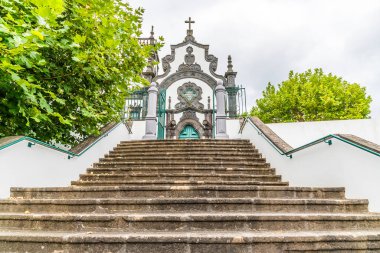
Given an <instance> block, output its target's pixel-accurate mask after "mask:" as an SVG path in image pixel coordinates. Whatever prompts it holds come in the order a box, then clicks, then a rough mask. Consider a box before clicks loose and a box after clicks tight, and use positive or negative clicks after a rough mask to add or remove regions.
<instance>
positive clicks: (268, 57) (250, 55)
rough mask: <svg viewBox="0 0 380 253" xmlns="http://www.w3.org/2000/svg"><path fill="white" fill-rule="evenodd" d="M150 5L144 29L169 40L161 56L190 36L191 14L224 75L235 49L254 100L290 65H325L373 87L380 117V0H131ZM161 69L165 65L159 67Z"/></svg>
mask: <svg viewBox="0 0 380 253" xmlns="http://www.w3.org/2000/svg"><path fill="white" fill-rule="evenodd" d="M129 3H130V4H131V5H132V6H133V7H135V8H136V7H143V8H144V9H145V14H144V21H143V31H144V35H145V36H148V35H149V31H150V27H151V26H152V25H154V26H155V33H156V36H163V37H164V38H165V43H166V45H165V47H164V48H163V49H162V50H161V52H160V58H162V57H164V56H165V55H167V54H169V53H170V50H169V45H170V44H178V43H180V42H182V41H183V39H184V37H185V35H186V29H187V25H186V24H185V23H184V21H185V19H187V18H188V17H190V16H191V17H192V19H193V20H195V22H196V23H195V24H194V25H193V30H194V36H195V39H196V41H197V42H199V43H202V44H209V45H210V53H211V54H214V55H215V56H216V57H218V59H219V62H218V70H217V72H218V73H220V74H224V72H225V71H226V68H227V67H226V66H227V56H228V55H229V54H231V55H232V59H233V65H234V70H235V71H237V72H238V75H237V83H238V84H242V85H243V86H244V87H246V89H247V102H248V105H249V106H252V105H254V103H255V100H256V99H257V98H259V97H261V92H262V91H263V89H264V88H265V86H266V85H267V83H268V82H271V83H272V84H278V83H280V82H281V81H283V80H286V79H287V76H288V73H289V70H294V71H296V72H303V71H305V70H306V69H308V68H322V69H323V70H324V72H325V73H330V72H331V73H333V74H335V75H338V76H342V77H343V78H344V79H345V80H347V81H348V82H357V83H359V84H361V85H362V86H365V87H367V93H368V94H370V95H371V96H372V99H373V102H372V107H371V108H372V117H373V118H379V117H380V1H379V0H191V1H183V0H130V1H129ZM160 67H161V66H160Z"/></svg>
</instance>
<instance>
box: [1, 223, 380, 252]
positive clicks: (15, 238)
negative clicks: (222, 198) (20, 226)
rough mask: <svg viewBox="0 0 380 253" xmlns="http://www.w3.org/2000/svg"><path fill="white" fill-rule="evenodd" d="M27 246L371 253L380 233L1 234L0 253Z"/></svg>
mask: <svg viewBox="0 0 380 253" xmlns="http://www.w3.org/2000/svg"><path fill="white" fill-rule="evenodd" d="M25 249H27V252H28V253H52V252H56V253H58V252H64V253H66V252H73V253H74V252H86V253H93V252H96V253H109V252H115V253H116V252H128V253H152V252H154V253H170V252H186V253H210V252H217V253H237V252H239V253H252V252H255V253H268V252H270V253H283V252H318V253H331V252H336V253H338V252H340V253H342V252H345V253H349V252H350V253H352V252H368V253H369V252H379V251H380V231H379V230H372V231H360V230H359V231H350V230H348V231H346V230H344V231H284V232H271V231H255V232H254V231H251V232H249V231H239V232H235V231H212V230H210V229H208V230H203V231H201V232H200V231H186V232H183V231H180V232H174V231H166V232H157V231H153V232H146V231H144V232H123V233H120V232H108V233H106V234H105V233H104V232H98V233H97V232H94V233H88V232H85V231H84V232H52V231H38V232H37V231H19V230H10V231H1V232H0V252H2V253H9V252H26V251H25ZM153 249H154V250H153Z"/></svg>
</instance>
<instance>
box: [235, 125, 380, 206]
mask: <svg viewBox="0 0 380 253" xmlns="http://www.w3.org/2000/svg"><path fill="white" fill-rule="evenodd" d="M351 122H352V121H341V122H338V124H337V126H339V127H341V128H340V129H339V127H337V128H333V123H334V122H309V123H291V124H290V123H288V124H276V125H277V126H274V125H273V124H270V125H268V126H269V127H270V128H271V129H272V130H274V131H275V132H276V133H277V134H278V135H279V136H280V137H281V138H282V139H283V140H285V141H287V142H288V143H289V144H290V145H292V146H293V147H294V148H296V147H298V146H301V145H303V144H306V143H307V142H309V141H312V140H316V139H318V138H321V137H323V136H325V135H327V134H328V133H347V134H355V135H358V136H360V137H363V138H368V139H371V138H369V137H370V136H378V132H376V131H378V129H379V128H378V125H376V124H375V123H374V122H373V121H372V122H369V121H367V120H363V121H362V122H360V121H355V122H354V125H355V124H356V125H355V126H356V127H358V126H360V125H362V126H365V128H364V129H363V130H360V129H357V131H353V129H356V128H355V127H353V126H352V125H351V124H350V123H351ZM372 124H374V125H376V127H374V125H372ZM322 126H325V127H326V128H323V127H322ZM327 126H329V127H331V128H330V129H331V131H330V132H325V131H329V129H327ZM344 126H345V127H344ZM326 129H327V130H326ZM334 129H338V130H335V131H334ZM370 129H372V130H374V132H371V131H370ZM342 130H345V131H342ZM375 130H376V131H375ZM358 133H362V134H361V135H359V134H358ZM241 138H243V139H249V140H251V142H252V143H253V144H254V145H255V146H256V147H257V148H258V149H259V151H260V152H262V153H263V156H264V157H265V158H267V161H268V162H269V163H271V166H272V167H273V168H276V171H277V173H278V174H279V175H282V177H283V180H285V181H289V183H290V185H291V186H311V187H313V186H315V187H317V186H320V187H345V188H346V196H347V198H359V199H368V200H369V209H370V211H376V212H380V198H379V192H380V183H379V182H380V157H378V156H375V155H373V154H370V153H368V152H365V151H363V150H360V149H358V148H355V147H353V146H351V145H349V144H346V143H343V142H341V141H339V140H336V139H332V141H333V144H332V145H331V146H330V145H328V144H326V143H321V144H317V145H315V146H313V147H311V148H307V149H304V150H302V151H299V152H297V153H295V154H293V158H292V159H290V158H288V157H286V156H283V155H280V154H279V153H278V152H277V151H276V150H275V149H274V148H273V147H272V146H271V145H270V144H269V143H268V142H267V141H266V140H265V139H264V138H263V137H262V136H261V135H259V134H258V133H257V130H256V129H255V128H254V127H253V126H252V125H251V123H249V122H247V124H246V126H245V127H244V129H243V132H242V135H241ZM302 140H303V141H302ZM371 140H372V141H376V140H377V139H376V138H372V139H371ZM378 143H379V141H378Z"/></svg>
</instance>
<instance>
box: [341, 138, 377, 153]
mask: <svg viewBox="0 0 380 253" xmlns="http://www.w3.org/2000/svg"><path fill="white" fill-rule="evenodd" d="M336 135H337V136H339V137H341V138H343V139H345V140H348V141H351V142H353V143H355V144H359V145H361V146H363V147H366V148H368V149H370V150H372V151H375V152H377V153H380V145H378V144H376V143H373V142H370V141H368V140H365V139H363V138H360V137H358V136H356V135H353V134H336Z"/></svg>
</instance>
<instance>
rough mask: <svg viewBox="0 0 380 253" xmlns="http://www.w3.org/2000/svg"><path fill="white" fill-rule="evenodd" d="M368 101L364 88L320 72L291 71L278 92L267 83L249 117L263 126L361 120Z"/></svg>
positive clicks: (318, 70) (365, 111)
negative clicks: (265, 124)
mask: <svg viewBox="0 0 380 253" xmlns="http://www.w3.org/2000/svg"><path fill="white" fill-rule="evenodd" d="M371 100H372V99H371V97H370V96H367V95H366V89H365V87H361V86H360V85H359V84H357V83H352V84H350V83H348V82H347V81H344V80H343V79H342V78H341V77H337V76H334V75H332V74H331V73H330V74H328V75H326V74H324V73H323V71H322V69H315V70H314V71H312V70H310V69H309V70H307V71H306V72H304V73H293V71H290V73H289V79H288V80H286V81H283V82H282V83H281V84H279V85H278V89H276V88H275V87H274V86H273V85H272V84H271V83H269V84H268V86H267V87H266V89H265V90H264V91H263V97H262V98H260V99H257V100H256V106H254V107H253V108H252V110H251V112H250V114H251V115H252V116H257V117H259V118H260V119H261V120H262V121H263V122H265V123H275V122H295V121H320V120H337V119H363V118H368V117H369V114H370V112H371V111H370V103H371Z"/></svg>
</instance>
